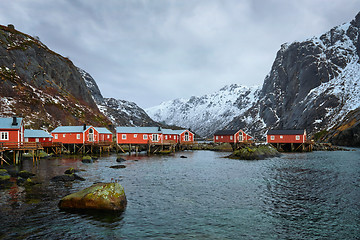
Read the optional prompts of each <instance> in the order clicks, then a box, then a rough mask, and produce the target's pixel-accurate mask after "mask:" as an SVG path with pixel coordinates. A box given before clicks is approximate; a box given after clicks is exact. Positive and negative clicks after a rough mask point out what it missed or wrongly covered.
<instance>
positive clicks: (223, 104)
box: [145, 84, 260, 136]
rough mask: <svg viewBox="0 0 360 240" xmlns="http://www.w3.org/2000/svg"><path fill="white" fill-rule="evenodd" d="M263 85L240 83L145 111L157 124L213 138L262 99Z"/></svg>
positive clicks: (165, 103) (162, 104)
mask: <svg viewBox="0 0 360 240" xmlns="http://www.w3.org/2000/svg"><path fill="white" fill-rule="evenodd" d="M259 92H260V87H259V86H254V87H244V86H239V85H236V84H233V85H230V86H225V87H223V88H221V89H220V90H219V91H217V92H215V93H212V94H207V95H204V96H199V97H194V96H193V97H191V98H190V99H175V100H172V101H168V102H163V103H161V104H160V105H158V106H155V107H151V108H147V109H145V111H146V112H147V113H148V115H149V116H150V117H151V118H152V119H154V120H155V121H158V122H161V123H165V124H168V125H177V126H180V127H184V128H191V129H192V130H194V131H195V132H196V133H197V134H199V135H200V136H210V135H211V134H213V133H214V132H215V131H216V130H218V129H222V128H224V127H225V126H226V125H227V124H228V123H229V122H230V121H231V120H232V119H233V118H234V117H235V116H239V115H241V114H242V113H244V112H245V111H246V110H248V109H249V107H251V106H252V105H253V103H254V102H255V101H256V100H257V99H258V95H259Z"/></svg>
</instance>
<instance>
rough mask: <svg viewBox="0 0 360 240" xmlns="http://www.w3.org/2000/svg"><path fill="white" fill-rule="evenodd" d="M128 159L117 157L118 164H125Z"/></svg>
mask: <svg viewBox="0 0 360 240" xmlns="http://www.w3.org/2000/svg"><path fill="white" fill-rule="evenodd" d="M125 161H126V159H124V158H122V157H117V158H116V162H125Z"/></svg>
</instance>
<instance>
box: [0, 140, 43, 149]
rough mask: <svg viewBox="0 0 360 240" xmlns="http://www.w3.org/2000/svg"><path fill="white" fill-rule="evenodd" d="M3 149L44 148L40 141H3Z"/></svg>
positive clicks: (0, 145) (1, 146)
mask: <svg viewBox="0 0 360 240" xmlns="http://www.w3.org/2000/svg"><path fill="white" fill-rule="evenodd" d="M0 149H1V150H38V149H42V146H41V143H39V142H2V143H0Z"/></svg>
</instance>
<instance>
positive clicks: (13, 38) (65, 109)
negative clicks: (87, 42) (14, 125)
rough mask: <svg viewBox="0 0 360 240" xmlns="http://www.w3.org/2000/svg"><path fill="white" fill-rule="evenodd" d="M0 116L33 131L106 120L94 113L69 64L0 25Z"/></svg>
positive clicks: (31, 40) (75, 69) (26, 37)
mask: <svg viewBox="0 0 360 240" xmlns="http://www.w3.org/2000/svg"><path fill="white" fill-rule="evenodd" d="M0 79H1V80H0V81H1V84H0V113H1V115H2V116H12V115H17V116H22V117H24V118H25V122H26V125H27V126H28V127H32V128H43V129H50V130H51V129H53V128H55V127H56V126H58V125H61V124H63V125H65V124H66V125H67V124H72V125H75V124H82V123H87V124H94V125H95V124H96V125H103V126H106V125H108V124H109V123H110V121H109V120H108V119H107V118H106V117H105V116H104V115H103V114H102V113H101V112H100V111H99V110H98V108H97V106H96V104H95V102H94V100H93V99H92V96H91V94H90V93H89V90H88V88H87V87H86V85H85V82H84V81H83V79H82V77H81V75H80V73H79V72H78V70H77V68H76V67H75V66H74V64H73V63H72V62H71V61H70V60H69V59H67V58H64V57H62V56H61V55H59V54H57V53H55V52H53V51H51V50H50V49H48V48H47V47H46V46H45V45H44V44H42V43H41V42H40V41H39V40H38V39H36V38H33V37H31V36H29V35H27V34H24V33H21V32H19V31H17V30H15V28H14V26H12V25H9V26H7V27H6V26H1V25H0Z"/></svg>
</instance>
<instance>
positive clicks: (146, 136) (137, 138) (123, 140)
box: [116, 127, 163, 144]
mask: <svg viewBox="0 0 360 240" xmlns="http://www.w3.org/2000/svg"><path fill="white" fill-rule="evenodd" d="M162 137H163V136H162V132H161V128H160V127H117V128H116V143H118V144H148V143H161V142H162V139H163V138H162Z"/></svg>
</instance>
